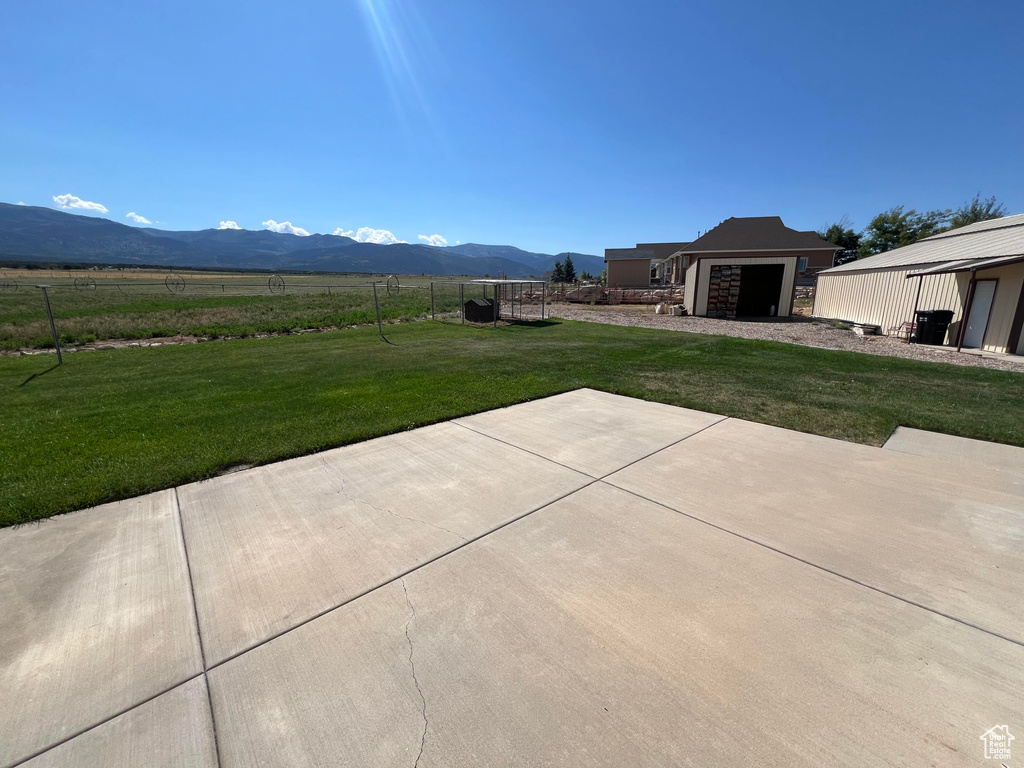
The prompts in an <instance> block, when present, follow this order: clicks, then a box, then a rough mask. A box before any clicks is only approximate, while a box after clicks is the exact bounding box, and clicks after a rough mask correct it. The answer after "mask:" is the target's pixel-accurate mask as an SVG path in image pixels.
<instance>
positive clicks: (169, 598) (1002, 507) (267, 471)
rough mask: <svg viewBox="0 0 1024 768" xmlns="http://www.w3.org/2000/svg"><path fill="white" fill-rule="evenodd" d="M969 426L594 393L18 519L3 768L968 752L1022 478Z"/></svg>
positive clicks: (818, 759) (1011, 699) (984, 705)
mask: <svg viewBox="0 0 1024 768" xmlns="http://www.w3.org/2000/svg"><path fill="white" fill-rule="evenodd" d="M961 440H962V439H961V438H950V439H946V438H945V437H943V436H940V437H938V438H936V437H933V436H930V435H929V434H928V433H919V432H917V431H904V432H902V433H900V434H898V435H895V436H894V438H893V440H892V441H891V445H889V446H887V447H888V448H889V450H884V449H880V448H874V447H870V446H863V445H854V444H850V443H843V442H841V441H838V440H831V439H827V438H822V437H817V436H814V435H807V434H802V433H797V432H792V431H788V430H782V429H778V428H775V427H769V426H765V425H762V424H754V423H752V422H746V421H742V420H738V419H727V418H725V417H722V416H718V415H715V414H706V413H700V412H697V411H690V410H687V409H682V408H673V407H670V406H665V405H661V404H657V403H647V402H644V401H639V400H634V399H631V398H625V397H620V396H616V395H610V394H608V393H604V392H597V391H594V390H580V391H577V392H571V393H566V394H564V395H558V396H556V397H552V398H546V399H544V400H538V401H533V402H531V403H524V404H522V405H519V406H513V407H511V408H507V409H502V410H500V411H492V412H489V413H483V414H477V415H474V416H471V417H467V418H465V419H460V420H458V422H457V423H447V424H438V425H434V426H431V427H426V428H423V429H417V430H412V431H410V432H405V433H400V434H396V435H391V436H389V437H385V438H380V439H377V440H370V441H367V442H365V443H360V444H356V445H351V446H346V447H344V448H340V449H337V450H333V451H326V452H324V453H321V454H317V455H312V456H306V457H302V458H299V459H294V460H291V461H287V462H282V463H280V464H277V465H271V466H266V467H259V468H255V469H250V470H245V471H242V472H238V473H234V474H231V475H226V476H223V477H219V478H215V479H213V480H210V481H205V482H202V483H194V484H190V485H186V486H182V487H181V488H179V489H175V490H174V491H166V492H161V493H157V494H151V495H150V496H146V497H141V498H139V499H133V500H129V501H126V502H121V503H120V504H114V505H104V506H102V507H97V508H95V509H92V510H85V511H83V512H80V513H75V514H72V515H67V516H64V517H61V518H55V519H54V520H52V521H49V522H47V523H44V524H42V525H39V526H33V527H25V528H21V529H4V530H0V604H2V605H3V610H2V611H0V766H5V767H7V766H13V765H25V766H28V767H29V768H55V767H56V766H61V765H75V766H85V767H89V766H97V767H98V766H102V767H103V768H118V766H123V767H124V768H128V767H129V766H137V765H146V766H147V768H152V767H154V766H163V767H165V768H166V767H167V766H174V768H179V767H180V768H192V767H193V766H199V767H201V768H214V766H218V768H219V766H223V767H224V768H231V767H232V766H249V765H281V766H285V765H309V766H325V767H326V766H333V765H336V764H338V763H339V761H340V760H341V761H345V762H347V763H349V764H352V765H367V766H371V765H373V766H375V765H405V766H410V767H411V768H421V766H422V767H423V768H426V766H429V765H452V766H456V765H499V764H508V763H509V761H510V760H511V759H512V758H513V757H514V759H515V760H516V762H517V763H521V764H523V765H527V764H529V765H551V764H587V765H602V766H609V767H611V766H622V765H641V764H643V765H649V764H694V765H707V766H726V765H729V766H731V765H734V764H744V765H746V764H750V765H787V766H801V768H810V767H811V766H820V765H826V764H828V765H837V766H840V765H841V766H857V768H861V766H868V765H870V766H876V765H877V766H886V765H940V764H941V765H962V766H969V765H975V764H977V763H978V758H980V757H981V754H980V751H978V750H977V747H978V742H977V739H978V737H979V736H980V735H981V734H983V733H984V732H985V730H986V729H987V728H991V726H992V725H993V724H994V723H1010V724H1011V728H1014V726H1013V725H1012V724H1013V723H1024V705H1022V699H1021V697H1020V690H1021V688H1022V686H1024V616H1022V614H1021V610H1020V601H1019V591H1020V590H1019V585H1020V584H1021V583H1022V581H1024V551H1022V549H1021V547H1020V546H1019V545H1020V540H1021V539H1020V536H1019V531H1020V521H1021V520H1022V519H1024V518H1022V515H1024V472H1018V471H1016V468H1017V465H1018V463H1019V459H1020V457H1021V455H1022V454H1021V453H1018V451H1019V450H1020V449H1013V450H1002V449H1001V448H994V447H991V446H989V445H985V444H974V443H971V444H966V443H962V442H960V441H961ZM956 452H960V454H963V455H965V456H967V459H965V461H969V464H970V466H969V467H968V469H969V471H964V472H950V471H949V467H950V465H951V464H950V457H951V456H953V455H954V454H955V453H956ZM998 462H1001V464H1000V465H999V467H998V468H993V467H992V466H991V465H992V464H994V463H998ZM481 502H483V503H481ZM965 553H966V555H967V556H965ZM510 681H513V682H514V688H510V685H509V683H510ZM427 693H431V697H430V698H429V699H428V698H427ZM1022 727H1024V726H1022ZM808 734H812V735H813V738H808ZM1018 737H1019V734H1018ZM972 750H973V751H972Z"/></svg>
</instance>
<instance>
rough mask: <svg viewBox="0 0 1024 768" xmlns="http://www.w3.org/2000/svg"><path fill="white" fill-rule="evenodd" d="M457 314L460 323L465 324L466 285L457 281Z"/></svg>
mask: <svg viewBox="0 0 1024 768" xmlns="http://www.w3.org/2000/svg"><path fill="white" fill-rule="evenodd" d="M459 315H460V316H461V317H462V324H463V325H465V324H466V286H465V284H463V283H459Z"/></svg>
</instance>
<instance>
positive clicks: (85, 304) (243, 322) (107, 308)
mask: <svg viewBox="0 0 1024 768" xmlns="http://www.w3.org/2000/svg"><path fill="white" fill-rule="evenodd" d="M431 279H432V278H430V277H426V276H422V275H416V276H408V275H402V276H399V277H398V278H394V277H392V280H391V286H390V289H389V287H388V284H387V281H388V276H387V275H370V274H345V275H338V274H302V275H289V274H284V275H272V274H270V273H266V272H260V273H255V272H253V273H244V272H207V271H190V270H183V271H180V272H173V273H169V272H167V271H163V270H159V271H158V270H142V269H81V270H75V269H70V270H69V269H61V270H56V269H54V270H41V269H40V270H18V269H2V270H0V350H17V349H26V348H28V349H32V348H46V347H52V346H53V341H52V337H51V334H50V328H49V323H48V321H47V317H46V310H45V306H44V303H43V298H42V292H41V291H40V290H39V288H38V287H37V286H39V285H46V286H49V287H48V288H47V292H48V294H49V299H50V305H51V307H52V310H53V317H54V321H55V324H56V329H57V333H58V335H59V336H60V340H61V343H62V344H67V345H81V344H89V343H91V342H95V341H102V340H108V339H134V340H140V339H151V338H161V337H174V336H197V337H206V338H218V337H223V336H232V337H235V336H240V337H244V336H255V335H260V334H271V333H289V332H293V331H298V330H306V329H311V328H333V327H342V326H349V325H363V324H369V323H374V322H376V319H377V316H376V310H375V307H374V296H373V290H372V288H370V287H369V286H370V284H371V283H372V282H377V283H378V300H379V303H380V313H381V319H382V320H383V321H385V322H395V321H399V322H402V321H406V320H413V319H417V318H420V317H424V316H427V315H429V313H430V309H431V307H430V291H429V290H426V288H428V287H429V285H430V282H431ZM396 283H397V285H396ZM449 293H451V291H442V290H439V291H438V294H439V295H445V296H446V297H447V295H448V294H449ZM446 303H449V302H446Z"/></svg>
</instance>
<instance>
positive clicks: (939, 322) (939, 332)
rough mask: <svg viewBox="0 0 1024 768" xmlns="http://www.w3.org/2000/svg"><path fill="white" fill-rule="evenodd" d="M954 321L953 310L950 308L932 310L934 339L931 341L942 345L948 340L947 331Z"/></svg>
mask: <svg viewBox="0 0 1024 768" xmlns="http://www.w3.org/2000/svg"><path fill="white" fill-rule="evenodd" d="M952 322H953V312H952V311H951V310H949V309H933V310H932V340H931V342H930V343H932V344H936V345H941V344H942V343H943V342H944V341H945V340H946V331H948V330H949V324H950V323H952Z"/></svg>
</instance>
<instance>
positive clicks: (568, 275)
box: [562, 254, 576, 283]
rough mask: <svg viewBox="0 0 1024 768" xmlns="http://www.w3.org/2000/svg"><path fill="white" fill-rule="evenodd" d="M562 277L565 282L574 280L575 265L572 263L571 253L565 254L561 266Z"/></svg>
mask: <svg viewBox="0 0 1024 768" xmlns="http://www.w3.org/2000/svg"><path fill="white" fill-rule="evenodd" d="M562 278H563V280H564V281H565V282H567V283H572V282H575V280H576V265H575V264H573V263H572V255H570V254H566V255H565V264H564V265H563V266H562Z"/></svg>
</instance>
